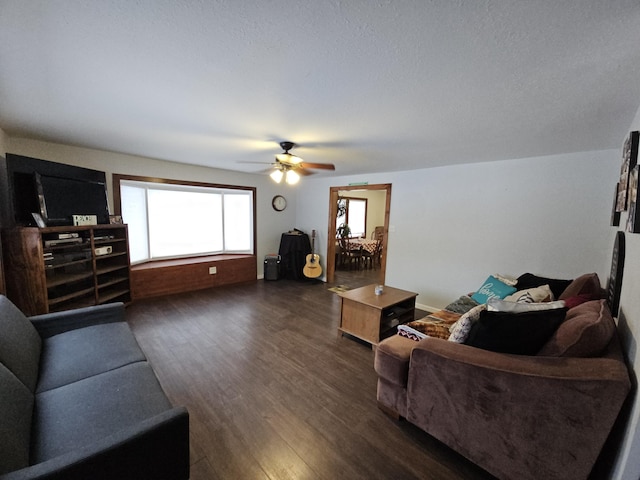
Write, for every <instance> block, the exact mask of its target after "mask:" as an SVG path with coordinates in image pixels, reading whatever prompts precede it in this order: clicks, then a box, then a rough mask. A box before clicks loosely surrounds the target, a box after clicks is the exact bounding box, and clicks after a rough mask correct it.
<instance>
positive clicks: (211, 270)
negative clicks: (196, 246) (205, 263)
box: [209, 267, 218, 275]
mask: <svg viewBox="0 0 640 480" xmlns="http://www.w3.org/2000/svg"><path fill="white" fill-rule="evenodd" d="M216 273H218V268H217V267H209V275H215V274H216Z"/></svg>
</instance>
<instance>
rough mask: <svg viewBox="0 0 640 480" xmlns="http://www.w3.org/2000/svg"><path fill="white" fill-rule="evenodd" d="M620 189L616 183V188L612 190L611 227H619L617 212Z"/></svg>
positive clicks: (618, 214) (618, 213)
mask: <svg viewBox="0 0 640 480" xmlns="http://www.w3.org/2000/svg"><path fill="white" fill-rule="evenodd" d="M619 189H620V184H619V183H616V188H614V189H613V207H611V226H612V227H619V226H620V212H619V211H618V208H617V206H618V190H619Z"/></svg>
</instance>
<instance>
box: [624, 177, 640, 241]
mask: <svg viewBox="0 0 640 480" xmlns="http://www.w3.org/2000/svg"><path fill="white" fill-rule="evenodd" d="M638 168H640V167H639V166H638V165H636V166H635V167H633V170H631V174H630V175H629V191H628V196H629V202H628V203H629V216H628V217H627V232H631V233H640V218H639V217H640V208H639V207H638Z"/></svg>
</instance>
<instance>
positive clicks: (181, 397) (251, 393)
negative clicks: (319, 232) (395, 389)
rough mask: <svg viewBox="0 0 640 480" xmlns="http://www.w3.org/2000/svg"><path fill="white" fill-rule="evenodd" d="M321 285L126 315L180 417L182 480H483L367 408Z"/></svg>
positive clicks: (141, 304)
mask: <svg viewBox="0 0 640 480" xmlns="http://www.w3.org/2000/svg"><path fill="white" fill-rule="evenodd" d="M372 273H373V275H376V274H377V273H375V272H353V273H352V272H348V273H344V272H338V273H337V276H336V282H334V284H333V285H345V284H346V285H349V286H350V287H352V288H356V287H359V286H363V285H367V284H371V283H376V282H375V278H374V277H372ZM330 286H331V285H327V284H324V283H322V282H318V281H309V282H296V281H290V280H279V281H272V282H269V281H258V282H255V283H251V284H246V285H240V286H231V287H222V288H216V289H211V290H203V291H199V292H189V293H183V294H177V295H173V296H166V297H162V298H155V299H148V300H141V301H136V302H134V303H133V304H132V305H130V306H129V307H128V309H127V318H128V321H129V323H130V324H131V326H132V328H133V331H134V333H135V335H136V337H137V339H138V341H139V343H140V345H141V347H142V349H143V350H144V351H145V353H146V355H147V357H148V358H149V361H150V362H151V364H152V366H153V368H154V370H155V371H156V373H157V375H158V378H159V379H160V382H161V384H162V386H163V388H164V389H165V391H166V392H167V395H168V396H169V397H170V399H171V401H172V402H173V403H174V404H179V405H184V406H186V407H187V408H188V410H189V413H190V427H191V434H190V439H191V464H192V468H191V478H192V480H205V479H206V480H217V479H265V480H281V479H301V478H305V479H320V480H325V479H326V480H333V479H350V480H351V479H391V478H393V479H407V480H411V479H416V480H418V479H433V480H456V479H471V480H474V479H482V480H489V479H492V478H493V477H491V476H490V475H488V474H487V473H486V472H484V471H483V470H481V469H479V468H477V467H476V466H475V465H473V464H471V463H470V462H468V461H467V460H466V459H464V458H462V457H461V456H459V455H458V454H456V453H455V452H453V451H452V450H450V449H449V448H448V447H446V446H445V445H443V444H441V443H440V442H438V441H437V440H435V439H433V438H432V437H430V436H429V435H427V434H426V433H424V432H422V431H421V430H419V429H418V428H416V427H414V426H412V425H411V424H409V423H407V422H396V421H394V420H391V419H390V418H389V417H387V416H386V415H385V414H384V413H382V412H381V411H380V410H379V409H378V408H377V405H376V382H377V378H376V375H375V372H374V370H373V351H372V350H371V348H370V346H368V345H366V344H363V343H362V342H360V341H356V340H354V339H352V338H351V337H348V336H344V337H338V335H337V328H338V321H339V315H340V298H339V297H338V295H336V294H335V293H333V292H331V291H329V290H328V288H329V287H330ZM417 315H418V316H421V312H418V313H417Z"/></svg>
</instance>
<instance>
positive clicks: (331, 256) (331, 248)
mask: <svg viewBox="0 0 640 480" xmlns="http://www.w3.org/2000/svg"><path fill="white" fill-rule="evenodd" d="M358 191H384V192H385V199H384V207H383V208H384V212H383V218H384V222H383V224H384V225H383V226H384V231H383V234H382V245H383V247H382V252H381V257H380V269H379V270H375V272H377V276H376V279H375V282H376V283H380V284H384V279H385V272H386V266H387V245H388V240H389V212H390V210H391V184H390V183H381V184H377V185H349V186H344V187H330V188H329V227H328V229H327V231H328V233H327V239H335V238H336V218H337V217H338V198H340V197H341V196H344V194H348V193H349V192H352V193H355V192H358ZM366 235H368V236H369V235H371V232H366ZM336 252H337V247H336V242H335V241H327V273H326V275H327V282H328V283H332V282H333V281H334V279H335V274H336Z"/></svg>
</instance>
